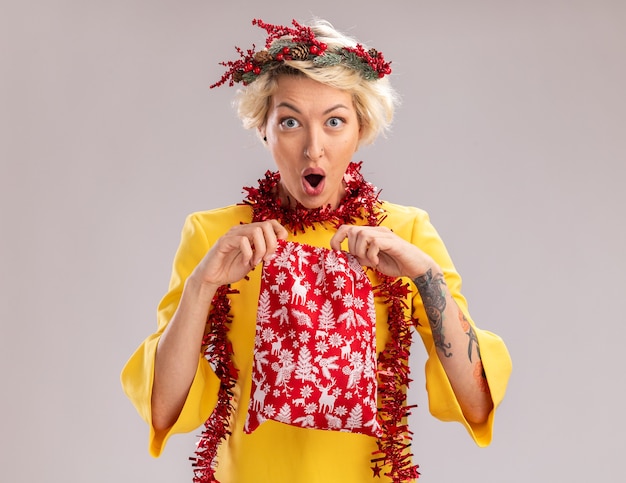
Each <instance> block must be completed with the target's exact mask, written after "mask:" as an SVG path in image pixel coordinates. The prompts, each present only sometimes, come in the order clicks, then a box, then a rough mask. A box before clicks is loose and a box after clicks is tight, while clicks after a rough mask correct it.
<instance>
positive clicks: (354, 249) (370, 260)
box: [330, 225, 436, 279]
mask: <svg viewBox="0 0 626 483" xmlns="http://www.w3.org/2000/svg"><path fill="white" fill-rule="evenodd" d="M346 239H347V240H348V252H350V254H352V255H353V256H354V257H356V259H357V260H358V261H359V263H360V264H361V265H364V266H367V267H372V268H375V269H376V270H378V271H379V272H381V273H384V274H385V275H388V276H390V277H410V278H411V279H415V278H416V277H419V276H421V275H423V274H425V273H426V272H427V271H428V269H431V268H433V267H434V266H436V264H435V262H434V260H433V259H432V258H431V257H430V256H428V255H427V254H426V253H424V252H423V251H422V250H420V249H419V248H418V247H416V246H415V245H413V244H412V243H409V242H408V241H406V240H404V239H402V238H400V237H399V236H398V235H396V234H395V233H394V232H393V231H391V230H390V229H389V228H387V227H384V226H357V225H341V226H340V227H339V229H338V230H337V233H335V235H334V236H333V237H332V238H331V240H330V246H331V248H332V249H333V250H341V243H342V242H343V241H344V240H346Z"/></svg>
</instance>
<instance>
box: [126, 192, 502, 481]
mask: <svg viewBox="0 0 626 483" xmlns="http://www.w3.org/2000/svg"><path fill="white" fill-rule="evenodd" d="M383 208H384V210H385V211H386V218H385V219H384V220H383V222H382V225H383V226H387V227H389V228H392V229H393V231H394V233H396V234H397V235H399V236H400V237H402V238H404V239H406V240H409V241H411V242H412V243H414V244H415V245H417V246H418V247H419V248H420V249H422V250H423V251H424V252H426V253H427V254H429V255H430V256H431V257H432V258H433V259H434V260H435V262H436V263H437V264H438V265H439V266H440V267H441V269H442V270H443V272H444V277H445V281H446V284H447V285H448V288H449V290H450V292H451V293H452V296H453V297H454V299H455V300H456V302H457V304H458V305H459V307H460V308H461V310H462V311H463V312H464V313H465V315H466V317H467V318H468V320H469V321H470V323H471V324H472V325H473V322H472V320H471V318H470V316H469V313H468V311H467V303H466V301H465V298H464V297H463V296H462V295H461V278H460V276H459V275H458V273H457V272H456V270H455V268H454V266H453V264H452V261H451V259H450V257H449V255H448V252H447V250H446V248H445V246H444V244H443V242H442V240H441V238H440V237H439V235H438V234H437V232H436V230H435V229H434V227H433V226H432V225H431V223H430V221H429V218H428V215H427V213H426V212H424V211H422V210H420V209H417V208H412V207H404V206H400V205H395V204H391V203H388V202H384V203H383ZM251 217H252V211H251V209H250V207H248V206H240V205H236V206H229V207H225V208H220V209H216V210H211V211H205V212H199V213H194V214H192V215H190V216H189V217H188V218H187V220H186V222H185V225H184V228H183V232H182V238H181V243H180V246H179V249H178V251H177V253H176V256H175V259H174V264H173V271H172V277H171V280H170V285H169V291H168V292H167V294H166V295H165V296H164V297H163V299H162V300H161V303H160V304H159V308H158V330H157V332H155V333H154V334H152V335H151V336H149V337H148V338H147V339H146V340H145V341H144V342H143V343H142V344H141V345H140V346H139V348H138V349H137V351H136V352H135V353H134V354H133V355H132V356H131V358H130V359H129V361H128V362H127V364H126V366H125V367H124V369H123V371H122V385H123V387H124V391H125V392H126V394H127V396H128V397H129V398H130V400H131V401H132V403H133V404H134V406H135V407H136V409H137V411H138V412H139V414H140V415H141V417H142V418H143V419H144V420H145V421H146V422H147V423H148V425H149V426H150V437H149V451H150V454H151V455H153V456H159V455H160V454H161V452H162V451H163V448H164V446H165V443H166V442H167V439H168V438H169V437H170V436H171V435H172V434H175V433H183V432H189V431H194V430H196V429H197V428H198V427H199V426H201V425H202V424H203V423H204V422H205V421H206V419H207V418H208V417H209V415H210V413H211V411H212V410H213V408H214V406H215V404H216V402H217V390H218V388H219V381H218V379H217V376H216V375H215V374H214V373H213V371H212V369H211V368H210V366H209V364H208V363H207V361H206V360H205V359H204V357H203V356H202V355H201V354H199V355H198V368H197V371H196V375H195V378H194V381H193V384H192V386H191V389H190V391H189V394H188V396H187V400H186V402H185V405H184V407H183V410H182V412H181V414H180V416H179V418H178V420H177V421H176V423H175V424H174V425H173V426H172V427H171V428H170V429H169V430H167V431H162V432H156V431H155V430H154V428H153V427H152V424H151V421H152V419H151V406H150V399H151V392H152V381H153V374H154V358H155V351H156V347H157V344H158V342H159V338H160V335H161V334H162V333H163V330H164V329H165V327H166V326H167V324H168V322H169V320H170V319H171V318H172V316H173V314H174V312H175V311H176V308H177V305H178V302H179V300H180V296H181V293H182V290H183V286H184V283H185V280H186V278H187V277H188V276H189V275H190V274H191V272H192V271H193V269H194V268H195V267H196V265H197V264H198V263H199V262H200V260H201V259H202V258H203V257H204V255H205V254H206V253H207V251H208V250H209V248H210V247H211V246H212V244H213V243H215V241H216V240H217V239H218V238H219V237H220V236H222V235H223V234H224V233H226V232H227V231H228V229H229V228H230V227H232V226H233V225H235V224H239V223H240V222H244V223H248V222H250V221H251ZM334 233H335V228H334V227H332V226H330V225H320V224H316V225H315V229H308V230H307V232H306V233H304V234H301V233H298V234H297V235H293V234H292V235H290V237H289V240H292V241H297V242H300V243H307V244H309V245H313V246H320V247H329V241H330V239H331V237H332V235H333V234H334ZM367 273H368V274H369V275H370V276H373V275H371V271H368V272H367ZM260 274H261V268H260V267H257V268H256V269H255V270H253V271H252V272H251V273H250V276H249V280H242V281H240V282H238V283H235V284H233V285H232V287H233V288H234V289H236V290H239V292H240V293H239V294H235V295H231V299H232V301H233V303H232V307H231V314H232V315H233V321H232V324H231V328H230V331H229V333H228V336H229V339H230V340H231V342H232V344H233V351H234V364H235V367H236V368H237V369H238V371H239V375H238V382H237V386H236V388H235V397H234V405H235V409H234V413H233V422H232V427H231V429H232V435H231V436H230V437H229V438H228V439H227V440H226V441H224V442H223V443H222V444H221V445H220V448H219V452H218V456H217V462H218V467H217V471H216V477H217V479H218V480H219V481H220V482H221V483H334V482H337V483H363V482H366V481H376V482H386V481H389V480H388V479H387V478H385V477H384V476H383V477H382V478H374V476H373V472H372V470H371V466H372V465H371V463H370V459H371V457H372V452H373V451H374V450H375V449H376V439H375V438H372V437H370V436H365V435H362V434H356V433H346V432H336V431H324V430H312V429H302V428H297V427H293V426H290V425H286V424H282V423H279V422H274V421H266V422H264V423H263V424H261V426H259V427H258V428H257V429H256V430H255V431H254V432H253V433H251V434H245V433H244V432H243V426H244V423H245V419H246V414H247V409H248V402H249V397H250V387H251V375H252V364H253V357H254V354H253V347H254V335H255V323H256V310H257V301H258V295H259V286H260ZM372 284H373V285H376V281H375V280H373V281H372ZM375 305H376V318H377V320H376V338H377V342H376V343H377V350H378V351H379V352H380V351H381V350H383V348H384V347H385V344H386V342H387V339H388V337H389V331H388V327H387V313H386V305H385V303H384V301H382V300H379V299H378V297H377V298H376V300H375ZM407 310H409V311H412V314H413V316H414V317H416V318H417V319H418V320H419V321H421V322H422V323H421V324H420V325H419V326H418V328H417V331H418V333H419V335H420V337H421V339H422V342H423V344H424V347H425V349H426V351H427V353H428V359H427V362H426V389H427V391H428V401H429V408H430V412H431V413H432V414H433V415H434V416H435V417H437V418H439V419H441V420H443V421H458V422H460V423H461V424H463V425H464V426H465V427H466V428H467V430H468V432H469V434H470V435H471V437H472V438H473V439H474V441H475V442H476V443H477V444H478V445H479V446H486V445H488V444H489V443H490V442H491V437H492V429H493V418H494V412H495V409H494V411H492V413H491V414H490V416H489V418H488V421H487V422H486V423H484V424H481V425H475V424H471V423H469V422H468V421H466V420H465V418H464V417H463V414H462V412H461V409H460V407H459V404H458V402H457V399H456V397H455V395H454V392H453V391H452V388H451V386H450V383H449V382H448V379H447V376H446V374H445V372H444V370H443V367H442V366H441V363H440V361H439V358H438V356H437V354H436V349H435V345H434V343H433V337H432V334H431V331H430V326H429V324H428V322H427V321H428V319H427V316H426V313H425V312H424V308H423V305H422V301H421V298H420V297H419V295H418V294H417V290H414V291H413V292H412V293H411V294H410V295H409V298H408V300H407ZM475 330H476V335H477V338H478V341H479V344H480V354H481V358H482V361H483V366H484V370H485V374H486V376H487V379H488V381H489V387H490V390H491V395H492V397H493V402H494V408H495V407H497V406H498V404H499V403H500V402H501V400H502V398H503V397H504V393H505V390H506V385H507V382H508V378H509V375H510V372H511V360H510V357H509V354H508V351H507V349H506V347H505V345H504V343H503V341H502V340H501V339H500V338H499V337H498V336H497V335H495V334H493V333H491V332H487V331H484V330H480V329H477V328H475ZM409 403H410V401H409ZM417 434H418V435H419V432H418V433H417ZM381 473H384V470H383V472H381ZM190 479H191V478H190Z"/></svg>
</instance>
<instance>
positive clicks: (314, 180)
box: [304, 174, 324, 188]
mask: <svg viewBox="0 0 626 483" xmlns="http://www.w3.org/2000/svg"><path fill="white" fill-rule="evenodd" d="M304 179H306V181H307V183H309V184H310V185H311V186H312V187H313V188H317V185H318V184H320V182H321V181H322V180H323V179H324V176H322V175H321V174H307V175H306V176H305V177H304Z"/></svg>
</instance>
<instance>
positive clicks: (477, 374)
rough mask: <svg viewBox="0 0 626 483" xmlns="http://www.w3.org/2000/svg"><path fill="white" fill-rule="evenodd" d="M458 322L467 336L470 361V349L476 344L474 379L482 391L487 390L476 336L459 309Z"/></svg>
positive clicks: (485, 376) (470, 358) (487, 386)
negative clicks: (476, 357) (476, 356)
mask: <svg viewBox="0 0 626 483" xmlns="http://www.w3.org/2000/svg"><path fill="white" fill-rule="evenodd" d="M459 322H461V327H462V328H463V331H464V332H465V333H466V334H467V337H468V338H469V343H468V344H467V357H468V358H469V360H470V362H474V361H472V349H473V348H474V346H476V354H477V355H478V359H477V360H476V362H475V363H474V379H475V380H476V383H477V384H478V387H479V388H480V390H481V391H482V392H489V385H488V383H487V375H486V374H485V369H484V368H483V361H482V359H481V357H480V346H479V345H478V337H476V331H475V330H474V328H473V327H472V326H471V325H470V323H469V321H468V320H467V318H466V317H465V314H464V313H463V312H462V311H461V309H459Z"/></svg>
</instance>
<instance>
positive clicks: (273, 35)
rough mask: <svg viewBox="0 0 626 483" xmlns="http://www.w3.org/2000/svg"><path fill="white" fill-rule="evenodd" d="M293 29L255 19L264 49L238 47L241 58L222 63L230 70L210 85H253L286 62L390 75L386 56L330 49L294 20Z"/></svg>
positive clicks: (369, 76) (358, 46)
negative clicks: (265, 74)
mask: <svg viewBox="0 0 626 483" xmlns="http://www.w3.org/2000/svg"><path fill="white" fill-rule="evenodd" d="M292 24H293V28H291V27H286V26H282V25H272V24H269V23H265V22H263V21H262V20H260V19H254V20H252V25H256V26H258V27H261V28H262V29H265V31H266V32H267V40H266V41H265V48H264V49H263V50H259V51H258V52H255V45H254V44H253V45H252V48H251V49H248V50H245V51H244V50H243V49H241V48H240V47H235V49H236V50H237V52H238V53H239V56H240V58H239V59H237V60H229V61H225V62H220V65H223V66H224V67H226V68H227V70H226V72H225V73H224V75H222V77H221V79H220V80H219V81H217V82H216V83H215V84H213V85H211V86H210V87H211V89H212V88H214V87H218V86H221V85H223V84H225V83H227V82H228V85H229V86H233V85H234V84H235V82H242V83H243V84H244V85H247V84H250V83H251V82H254V81H255V80H256V79H257V78H258V76H260V75H261V74H263V73H265V72H268V71H270V70H272V69H274V68H276V67H277V66H279V65H283V64H284V63H285V62H286V61H310V62H312V63H313V65H314V66H317V67H329V66H334V65H342V66H345V67H348V68H350V69H353V70H355V71H356V72H358V73H359V74H360V75H361V76H362V77H363V78H364V79H366V80H375V79H380V78H382V77H384V76H385V75H388V74H391V67H390V62H387V61H385V58H384V57H383V54H382V53H381V52H378V51H377V50H375V49H368V50H366V49H365V47H363V46H362V45H361V44H359V43H357V44H356V45H355V46H354V47H348V46H345V47H338V48H330V47H328V45H326V44H325V43H324V42H321V41H320V40H319V39H317V38H316V36H315V33H314V31H313V29H312V28H311V27H308V26H305V25H301V24H300V23H298V22H297V21H296V20H293V21H292Z"/></svg>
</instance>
